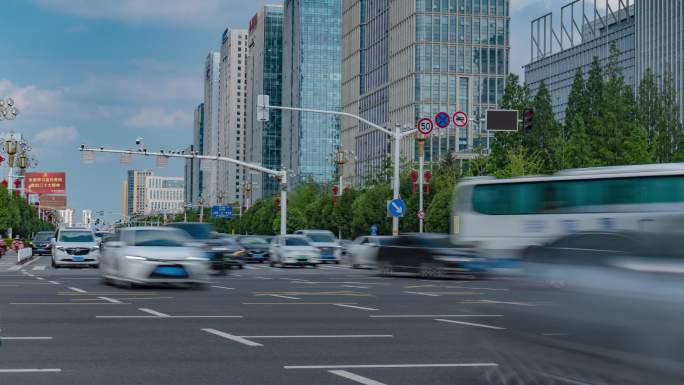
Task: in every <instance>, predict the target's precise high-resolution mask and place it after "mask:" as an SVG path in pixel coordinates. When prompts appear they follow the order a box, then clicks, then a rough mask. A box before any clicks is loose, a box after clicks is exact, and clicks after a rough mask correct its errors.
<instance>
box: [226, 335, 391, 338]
mask: <svg viewBox="0 0 684 385" xmlns="http://www.w3.org/2000/svg"><path fill="white" fill-rule="evenodd" d="M240 337H242V338H254V339H258V338H392V337H394V335H392V334H319V335H294V336H240Z"/></svg>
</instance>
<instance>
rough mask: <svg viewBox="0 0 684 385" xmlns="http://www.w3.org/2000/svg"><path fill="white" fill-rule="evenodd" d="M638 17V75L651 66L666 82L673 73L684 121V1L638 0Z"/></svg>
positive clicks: (661, 79) (639, 77) (658, 76)
mask: <svg viewBox="0 0 684 385" xmlns="http://www.w3.org/2000/svg"><path fill="white" fill-rule="evenodd" d="M635 17H636V33H635V39H636V44H635V45H636V78H637V79H641V78H642V77H643V75H644V72H645V71H646V69H648V68H650V69H651V70H652V71H653V73H654V75H655V76H656V79H657V81H658V83H659V84H662V81H663V79H664V78H665V75H666V74H667V72H670V73H671V74H672V84H673V86H674V88H675V90H676V92H677V97H678V98H679V100H678V103H679V108H680V111H679V116H680V118H681V119H682V121H684V58H682V52H684V2H682V1H681V0H636V14H635Z"/></svg>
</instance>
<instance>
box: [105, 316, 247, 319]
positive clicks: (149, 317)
mask: <svg viewBox="0 0 684 385" xmlns="http://www.w3.org/2000/svg"><path fill="white" fill-rule="evenodd" d="M243 317H244V316H241V315H170V316H166V317H160V316H156V315H96V316H95V318H103V319H105V318H106V319H118V318H121V319H126V318H135V319H137V318H146V319H160V318H176V319H178V318H243Z"/></svg>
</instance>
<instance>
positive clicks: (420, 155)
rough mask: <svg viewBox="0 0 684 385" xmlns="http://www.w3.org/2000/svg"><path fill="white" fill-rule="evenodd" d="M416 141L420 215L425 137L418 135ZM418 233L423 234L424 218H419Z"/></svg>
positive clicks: (421, 208) (421, 210) (421, 209)
mask: <svg viewBox="0 0 684 385" xmlns="http://www.w3.org/2000/svg"><path fill="white" fill-rule="evenodd" d="M416 140H418V160H419V163H418V180H419V187H420V193H419V194H418V210H419V212H420V213H422V212H423V184H424V183H425V177H424V175H423V167H424V164H425V137H421V135H417V138H416ZM418 232H419V233H422V232H423V218H421V217H418Z"/></svg>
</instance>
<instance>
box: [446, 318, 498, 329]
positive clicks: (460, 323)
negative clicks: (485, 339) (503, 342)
mask: <svg viewBox="0 0 684 385" xmlns="http://www.w3.org/2000/svg"><path fill="white" fill-rule="evenodd" d="M435 321H440V322H448V323H452V324H459V325H466V326H476V327H480V328H487V329H494V330H506V328H502V327H498V326H492V325H484V324H476V323H473V322H464V321H454V320H451V319H442V318H436V319H435Z"/></svg>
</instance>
